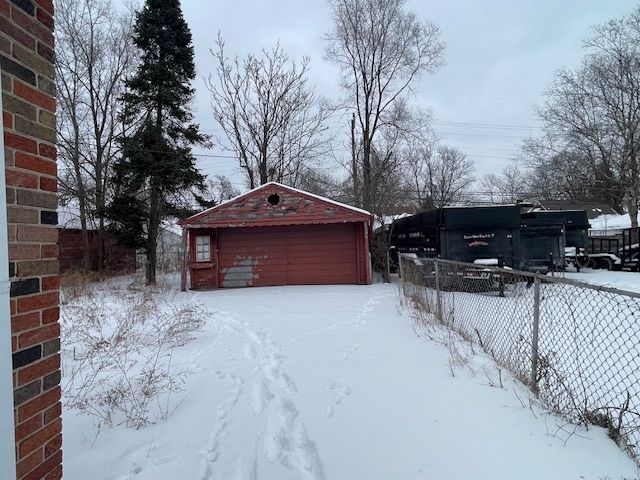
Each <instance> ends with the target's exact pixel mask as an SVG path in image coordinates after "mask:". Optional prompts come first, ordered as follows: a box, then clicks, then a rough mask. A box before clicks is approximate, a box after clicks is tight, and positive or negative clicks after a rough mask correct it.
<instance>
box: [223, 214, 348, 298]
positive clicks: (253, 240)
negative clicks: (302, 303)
mask: <svg viewBox="0 0 640 480" xmlns="http://www.w3.org/2000/svg"><path fill="white" fill-rule="evenodd" d="M218 262H219V265H220V270H219V272H220V285H221V286H222V287H246V286H267V285H324V284H353V283H358V265H357V247H356V227H355V224H353V223H340V224H329V225H304V226H297V225H296V226H278V227H249V228H226V229H221V230H220V231H219V235H218Z"/></svg>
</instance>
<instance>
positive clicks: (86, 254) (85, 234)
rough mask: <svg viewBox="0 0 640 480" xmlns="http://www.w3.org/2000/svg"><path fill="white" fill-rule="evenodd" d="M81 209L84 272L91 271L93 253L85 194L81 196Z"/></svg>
mask: <svg viewBox="0 0 640 480" xmlns="http://www.w3.org/2000/svg"><path fill="white" fill-rule="evenodd" d="M78 200H79V207H80V231H81V236H82V271H83V272H84V273H89V272H90V271H91V252H90V251H89V230H88V229H87V206H86V202H85V201H84V194H81V195H79V199H78Z"/></svg>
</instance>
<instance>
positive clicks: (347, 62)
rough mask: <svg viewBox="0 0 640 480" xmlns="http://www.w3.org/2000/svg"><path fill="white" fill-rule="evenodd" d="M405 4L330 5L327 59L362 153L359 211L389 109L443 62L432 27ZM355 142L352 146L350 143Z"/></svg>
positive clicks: (338, 1) (390, 118)
mask: <svg viewBox="0 0 640 480" xmlns="http://www.w3.org/2000/svg"><path fill="white" fill-rule="evenodd" d="M405 4H406V0H329V5H330V8H331V11H332V17H333V29H332V30H331V31H330V32H329V34H328V35H327V37H326V38H327V42H328V45H327V52H326V56H327V58H328V59H329V60H330V61H332V62H334V63H335V64H337V65H338V66H339V67H340V69H341V71H342V83H343V88H344V90H345V91H346V93H347V94H348V97H349V101H350V103H351V104H352V105H353V109H354V110H355V113H356V123H357V127H358V132H357V134H358V136H359V137H360V138H359V142H358V144H359V147H360V148H361V153H362V161H361V165H362V169H361V170H362V171H361V176H362V181H361V182H356V185H358V186H359V188H360V189H361V192H362V206H363V207H364V208H366V209H371V208H372V204H373V201H374V192H373V190H374V189H375V187H374V181H375V179H374V178H373V166H372V156H373V154H374V153H373V152H374V150H375V148H376V147H375V140H376V139H377V137H378V134H379V131H380V130H381V129H383V128H385V127H390V128H400V129H401V128H402V125H398V124H396V123H395V122H396V120H397V119H398V118H397V117H396V116H395V115H394V107H395V106H396V105H397V103H398V102H403V101H404V100H405V99H406V97H407V95H408V94H409V92H410V89H411V87H412V85H413V84H414V83H415V81H416V80H417V79H418V78H419V77H420V76H421V75H422V74H423V73H425V72H434V71H435V70H436V69H437V68H438V67H439V66H440V65H441V63H442V52H443V49H444V44H443V43H442V41H441V40H440V32H439V29H438V27H437V26H436V25H434V24H432V23H430V22H422V21H420V20H419V19H418V18H417V17H416V15H415V14H414V13H412V12H409V11H407V10H406V9H405ZM354 143H355V142H354Z"/></svg>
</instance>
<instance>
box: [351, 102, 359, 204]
mask: <svg viewBox="0 0 640 480" xmlns="http://www.w3.org/2000/svg"><path fill="white" fill-rule="evenodd" d="M351 177H352V179H353V205H354V206H356V207H359V206H360V191H359V190H360V188H359V185H358V162H357V156H356V114H355V113H353V114H351Z"/></svg>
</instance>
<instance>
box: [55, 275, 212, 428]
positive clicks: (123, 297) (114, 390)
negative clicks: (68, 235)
mask: <svg viewBox="0 0 640 480" xmlns="http://www.w3.org/2000/svg"><path fill="white" fill-rule="evenodd" d="M73 280H74V282H73V283H68V284H66V285H65V286H64V287H63V288H62V296H63V298H64V299H65V303H64V306H63V308H62V312H61V324H62V342H63V369H64V381H63V393H64V401H65V405H66V407H68V408H73V409H76V410H79V411H81V412H83V413H85V414H88V415H91V416H92V417H93V418H94V419H95V420H96V425H97V426H98V428H100V427H102V426H113V425H117V424H125V425H127V426H129V427H133V428H141V427H144V426H145V425H147V424H149V423H154V422H156V421H157V420H158V419H160V418H166V417H167V416H168V415H169V414H170V413H171V411H172V410H173V408H174V402H172V397H171V394H172V393H176V392H179V391H181V389H182V385H183V383H184V379H185V377H186V375H187V373H188V372H186V371H184V370H179V369H176V368H174V367H173V366H172V358H173V352H174V350H175V349H176V348H179V347H181V346H183V345H185V344H187V343H188V342H190V341H191V340H193V339H194V338H195V335H196V333H197V332H198V331H199V330H201V328H202V326H203V325H204V322H205V319H206V317H207V312H206V311H205V310H204V309H203V307H202V306H200V305H199V304H196V303H192V302H181V301H179V300H178V299H177V298H176V295H177V292H175V291H173V290H171V288H170V287H168V286H167V285H162V284H161V285H160V286H158V287H153V288H151V287H143V286H141V285H140V284H139V283H138V282H136V281H134V282H133V283H132V282H131V281H130V280H128V281H125V280H124V279H123V278H114V279H108V280H104V281H101V282H95V281H94V282H89V281H85V280H84V279H82V278H77V279H76V278H74V279H73Z"/></svg>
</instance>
